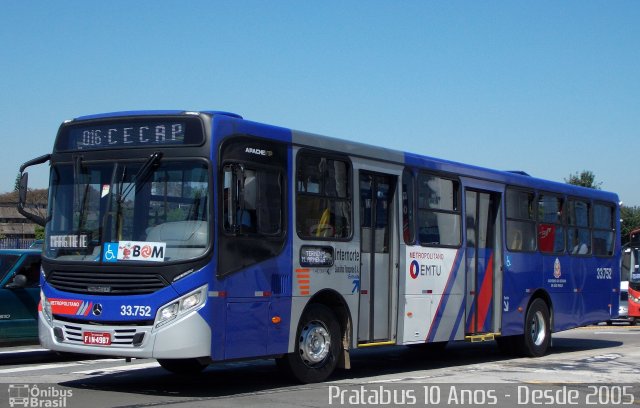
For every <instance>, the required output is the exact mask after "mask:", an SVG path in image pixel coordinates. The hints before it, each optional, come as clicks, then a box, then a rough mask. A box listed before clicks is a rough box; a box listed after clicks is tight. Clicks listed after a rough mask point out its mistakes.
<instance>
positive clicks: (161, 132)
mask: <svg viewBox="0 0 640 408" xmlns="http://www.w3.org/2000/svg"><path fill="white" fill-rule="evenodd" d="M420 137H424V136H420ZM46 162H49V165H50V187H49V188H50V189H49V205H48V215H47V217H46V219H43V218H38V217H36V216H34V215H33V214H30V213H29V212H28V211H27V209H26V208H25V199H26V194H27V187H28V173H26V172H25V169H26V168H27V167H29V166H33V165H37V164H44V163H46ZM20 172H21V174H22V179H21V183H20V184H21V190H20V203H19V209H20V211H22V213H24V214H27V215H26V216H28V217H30V219H32V220H34V221H37V222H39V223H41V224H42V225H45V226H46V229H45V232H46V242H45V245H44V249H43V259H42V276H41V286H42V292H41V305H40V311H39V317H40V321H39V337H40V342H41V344H42V346H44V347H46V348H48V349H51V350H56V351H60V352H73V353H89V354H94V355H96V354H98V355H106V356H121V357H125V358H133V357H135V358H155V359H157V360H158V362H159V363H160V365H161V366H162V367H164V368H166V369H168V370H169V371H172V372H176V373H182V372H198V371H199V370H202V369H203V368H205V367H206V366H207V365H208V364H211V363H216V362H224V361H229V360H238V359H255V358H275V360H276V362H277V364H278V366H279V367H281V368H283V369H284V370H285V371H286V372H288V373H289V374H291V375H292V376H293V377H294V378H295V379H297V380H298V381H301V382H318V381H324V380H325V379H326V378H328V377H329V375H330V374H331V373H332V372H333V371H334V369H336V368H349V367H350V365H351V360H350V351H352V350H355V349H359V348H364V347H373V346H389V345H398V346H400V345H416V346H417V345H429V344H433V346H441V347H444V346H445V345H446V344H447V343H448V342H453V341H465V340H466V341H472V342H473V341H491V340H496V341H497V343H498V346H499V347H500V348H501V349H502V350H505V351H509V352H517V353H519V354H522V355H526V356H532V357H536V356H542V355H544V354H545V353H547V352H548V350H549V347H550V345H551V334H552V333H553V332H558V331H562V330H567V329H571V328H575V327H578V326H582V325H587V324H591V323H596V322H602V321H606V320H610V319H612V318H614V317H617V313H618V305H619V285H620V252H621V248H620V234H619V231H620V225H619V219H620V216H619V206H618V197H617V196H616V195H615V194H612V193H607V192H603V191H598V190H593V189H586V188H581V187H577V186H572V185H568V184H561V183H556V182H551V181H545V180H540V179H536V178H534V177H530V176H528V175H526V174H525V173H522V172H506V171H495V170H489V169H485V168H480V167H475V166H470V165H465V164H459V163H455V162H451V161H446V160H440V159H435V158H431V157H427V156H422V155H418V154H415V153H405V152H399V151H393V150H389V149H385V148H380V147H374V146H370V145H367V144H362V143H354V142H349V141H344V140H339V139H336V138H330V137H325V136H319V135H315V134H311V133H306V132H300V131H295V130H291V129H286V128H281V127H275V126H270V125H265V124H260V123H256V122H252V121H248V120H245V119H243V118H242V117H240V116H238V115H235V114H231V113H225V112H213V111H206V112H187V111H140V112H121V113H108V114H98V115H92V116H84V117H80V118H77V119H74V120H70V121H66V122H64V123H63V124H62V125H61V126H60V128H59V130H58V134H57V137H56V139H55V144H54V147H53V152H52V153H50V154H47V155H44V156H41V157H38V158H36V159H33V160H31V161H29V162H27V163H25V164H24V165H22V167H21V168H20Z"/></svg>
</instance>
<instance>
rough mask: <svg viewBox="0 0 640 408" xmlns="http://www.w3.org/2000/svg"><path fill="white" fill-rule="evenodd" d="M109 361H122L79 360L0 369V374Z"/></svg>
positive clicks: (107, 360)
mask: <svg viewBox="0 0 640 408" xmlns="http://www.w3.org/2000/svg"><path fill="white" fill-rule="evenodd" d="M111 361H122V359H121V358H109V359H107V358H105V359H99V360H81V361H74V362H67V363H49V364H39V365H33V366H25V367H14V368H4V369H0V374H9V373H22V372H26V371H38V370H51V369H53V368H62V367H74V366H83V365H88V364H97V363H104V362H111Z"/></svg>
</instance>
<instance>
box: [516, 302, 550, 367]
mask: <svg viewBox="0 0 640 408" xmlns="http://www.w3.org/2000/svg"><path fill="white" fill-rule="evenodd" d="M549 322H550V319H549V307H548V306H547V304H546V303H545V301H544V300H542V299H539V298H538V299H535V300H534V301H533V302H532V303H531V305H530V306H529V308H528V309H527V315H526V318H525V321H524V335H523V336H522V342H521V352H522V354H523V355H524V356H526V357H542V356H544V355H545V354H547V352H548V351H549V345H550V344H551V325H550V324H549Z"/></svg>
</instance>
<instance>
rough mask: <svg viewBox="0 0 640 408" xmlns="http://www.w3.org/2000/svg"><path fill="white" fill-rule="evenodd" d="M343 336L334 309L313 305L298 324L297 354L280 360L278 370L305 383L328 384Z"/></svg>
mask: <svg viewBox="0 0 640 408" xmlns="http://www.w3.org/2000/svg"><path fill="white" fill-rule="evenodd" d="M340 334H341V333H340V325H339V324H338V322H337V320H336V317H335V314H334V313H333V312H332V311H331V309H329V308H328V307H326V306H324V305H320V304H313V305H310V306H309V308H308V309H307V311H306V312H305V313H304V315H303V316H302V318H301V319H300V323H299V324H298V331H297V337H296V347H295V351H294V352H293V353H291V354H287V355H285V356H283V357H281V358H279V359H277V360H276V362H277V364H278V367H280V368H281V369H284V370H285V371H286V372H287V373H288V374H289V375H290V376H292V377H293V378H294V379H295V380H297V381H300V382H302V383H314V382H321V381H324V380H326V379H327V378H328V377H329V376H330V375H331V373H333V370H335V368H336V365H337V364H338V357H339V355H340V343H341V335H340Z"/></svg>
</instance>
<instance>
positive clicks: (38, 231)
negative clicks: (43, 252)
mask: <svg viewBox="0 0 640 408" xmlns="http://www.w3.org/2000/svg"><path fill="white" fill-rule="evenodd" d="M35 238H36V239H44V227H41V226H39V225H36V227H35Z"/></svg>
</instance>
